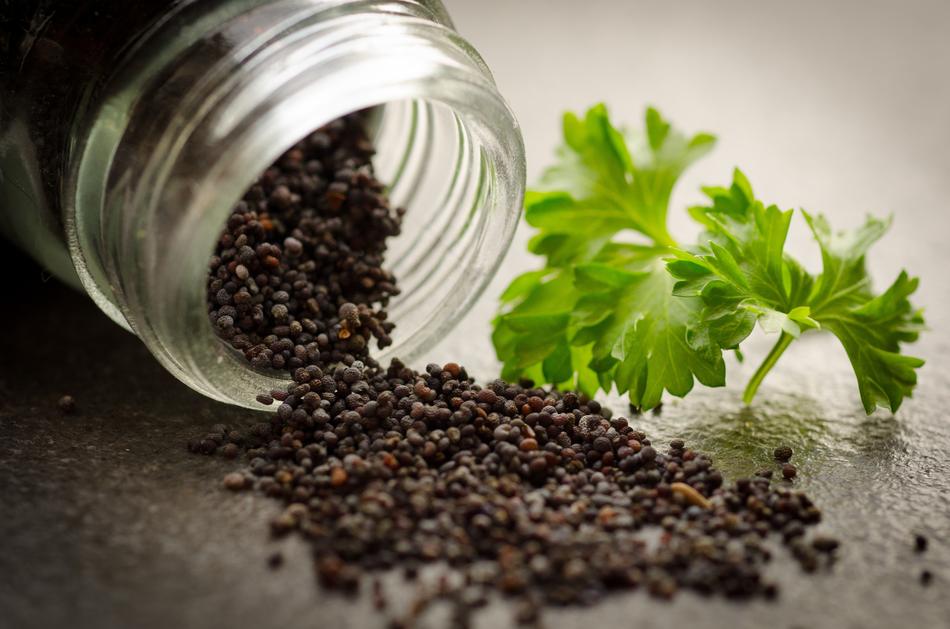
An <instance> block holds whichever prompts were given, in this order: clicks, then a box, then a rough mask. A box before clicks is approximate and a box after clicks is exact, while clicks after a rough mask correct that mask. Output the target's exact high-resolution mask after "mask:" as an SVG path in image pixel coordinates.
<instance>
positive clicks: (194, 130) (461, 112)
mask: <svg viewBox="0 0 950 629" xmlns="http://www.w3.org/2000/svg"><path fill="white" fill-rule="evenodd" d="M197 4H201V3H197ZM221 7H222V8H219V9H214V10H212V9H207V12H206V13H204V14H203V15H196V16H189V17H188V24H189V25H190V26H189V29H187V30H181V29H174V32H172V31H161V30H160V31H158V32H156V33H153V34H152V40H151V41H149V42H143V43H142V45H141V46H139V47H138V49H137V50H133V51H132V53H130V54H132V55H133V56H134V58H130V60H129V61H128V63H127V64H126V68H125V72H124V73H120V75H119V76H117V78H116V81H115V85H113V86H112V89H110V90H109V91H108V93H109V96H108V97H107V98H106V99H105V100H104V102H103V103H102V105H101V106H100V107H99V108H98V109H97V110H96V112H95V117H94V119H93V120H91V122H90V131H89V132H88V134H86V136H85V141H84V142H83V144H82V146H81V150H80V152H79V158H78V159H77V160H76V162H75V168H74V170H73V176H72V177H71V179H70V183H71V184H72V186H73V189H72V190H71V191H70V192H72V194H67V195H66V196H67V204H66V212H65V218H66V225H67V232H68V240H69V243H70V249H71V253H72V256H73V260H74V264H75V265H76V267H77V270H78V271H79V274H80V277H81V279H82V280H83V283H84V285H85V286H86V288H87V290H88V291H89V292H90V294H91V295H93V297H94V299H95V300H96V301H97V303H99V305H100V306H101V307H102V308H103V310H105V311H106V312H107V313H108V314H110V316H112V317H113V318H114V319H116V320H117V321H118V322H120V323H121V324H122V325H125V326H126V327H128V328H130V329H131V330H132V331H134V332H135V333H136V334H137V335H138V336H139V337H140V338H141V339H142V340H143V341H144V342H145V343H146V345H147V346H148V347H149V349H150V350H151V351H152V353H153V354H154V355H155V356H156V357H157V358H158V359H159V360H160V361H161V362H162V363H163V364H164V365H165V367H166V368H168V369H169V370H170V371H172V373H174V374H175V375H176V376H177V377H178V378H179V379H180V380H182V381H184V382H185V383H187V384H188V385H190V386H191V387H193V388H195V389H197V390H198V391H200V392H202V393H204V394H206V395H208V396H210V397H213V398H215V399H218V400H222V401H226V402H231V403H237V404H241V405H244V406H248V407H251V408H253V407H254V406H255V403H254V396H255V395H256V394H257V393H260V392H261V391H262V390H266V389H268V388H274V387H277V386H280V385H281V384H283V383H284V382H285V380H286V378H285V377H283V376H280V375H275V374H272V373H271V374H268V373H264V372H258V371H255V370H254V369H252V368H251V367H250V366H249V365H248V363H247V362H246V361H245V359H244V358H243V356H240V355H239V354H238V353H237V352H234V351H233V350H231V349H230V348H229V347H227V346H226V345H225V344H224V343H222V342H220V340H219V339H218V338H217V336H216V335H215V332H214V331H213V329H212V327H211V325H210V323H209V321H208V319H207V302H206V282H207V270H208V261H209V259H210V257H211V254H212V251H213V249H214V246H215V243H216V241H217V238H218V235H219V233H220V230H221V228H222V226H223V225H224V222H225V220H226V218H227V216H228V215H229V213H230V211H231V209H232V208H233V206H234V204H235V203H236V202H237V201H238V199H240V197H241V195H242V194H243V193H244V191H245V190H246V189H247V188H248V187H249V186H250V184H251V183H252V182H253V180H254V179H255V177H256V176H257V175H258V174H259V173H261V172H263V171H264V170H265V169H266V168H267V167H268V166H270V165H271V163H273V162H274V161H275V160H276V159H277V157H279V156H280V154H282V153H283V152H284V151H285V150H286V149H288V148H289V147H290V146H292V145H293V144H294V143H295V142H297V141H298V140H299V139H300V138H302V137H304V136H305V135H307V134H308V133H309V132H311V131H313V130H314V129H316V128H318V127H320V126H322V125H324V124H326V123H328V122H330V121H332V120H334V119H336V118H338V117H340V116H342V115H345V114H347V113H350V112H353V111H356V110H361V109H365V108H369V107H375V106H384V110H385V108H387V107H389V106H390V105H388V104H394V103H402V104H404V105H401V107H403V108H405V107H409V109H411V110H412V111H415V112H416V114H414V117H413V118H412V120H413V122H414V123H418V118H419V114H418V112H419V111H422V112H431V111H432V110H433V108H436V109H439V110H440V111H442V112H449V115H450V116H451V118H452V119H454V120H455V121H457V124H458V129H457V132H458V133H460V134H461V136H460V137H462V138H463V139H464V141H461V142H460V144H464V145H465V150H466V152H467V155H466V157H465V160H466V161H467V162H468V163H469V165H468V166H465V167H462V166H461V165H460V164H457V165H456V166H457V168H465V169H467V170H466V173H465V174H464V175H463V176H462V179H463V180H465V181H464V184H465V185H464V187H465V188H466V189H468V188H471V189H469V190H467V192H466V193H465V194H463V195H462V196H463V197H464V198H463V199H462V201H461V202H459V201H455V203H456V205H457V207H455V209H454V210H453V211H454V212H455V213H456V214H459V215H461V214H466V216H465V218H464V223H463V227H464V229H463V230H462V233H463V234H464V237H461V236H460V237H456V238H455V242H456V244H457V245H458V246H456V247H455V249H456V252H455V253H456V254H458V255H460V256H462V255H464V256H465V258H464V260H463V259H460V260H452V261H451V263H452V264H453V265H459V264H460V263H461V267H462V268H463V269H464V270H466V271H467V272H468V275H469V277H461V276H459V274H458V273H456V277H448V278H446V279H445V281H441V280H440V283H439V285H438V286H435V285H434V284H433V282H431V281H428V280H427V279H426V278H425V277H422V276H420V277H419V278H417V279H416V280H415V281H416V283H417V284H419V285H418V286H413V287H410V288H411V290H409V291H408V293H409V298H408V299H409V301H410V302H413V300H414V302H418V301H419V300H420V299H422V300H423V301H425V297H426V295H428V296H429V297H430V298H429V300H428V301H433V299H434V300H435V301H434V305H433V307H429V308H428V310H427V311H425V312H424V313H423V316H420V315H419V312H418V308H416V307H414V308H410V309H409V311H410V312H412V313H413V314H414V315H415V316H414V317H410V319H411V321H410V322H409V323H408V324H407V327H408V329H405V328H404V329H403V330H402V332H403V335H402V337H397V342H396V344H395V345H394V347H393V348H392V350H393V351H394V352H399V354H400V356H406V357H407V358H409V357H411V355H412V354H414V353H415V352H417V351H418V350H419V349H420V348H421V347H424V346H425V345H426V344H427V343H428V342H429V341H431V340H432V339H433V338H435V337H436V336H438V335H440V334H443V333H444V332H445V331H446V327H447V326H448V325H451V323H452V322H454V321H455V320H457V318H458V317H459V316H460V314H461V313H462V312H464V308H466V307H467V306H468V305H469V304H470V303H471V301H472V300H473V299H474V298H475V297H477V294H478V293H479V292H480V291H481V289H482V288H483V287H484V285H485V283H486V282H487V280H488V279H489V278H490V276H491V274H492V272H493V271H494V268H495V267H496V266H497V264H498V262H499V261H500V259H501V254H502V253H503V251H504V249H505V248H506V247H507V245H508V243H509V242H510V238H511V236H512V234H513V232H514V228H515V226H516V224H517V219H518V212H517V208H520V202H521V194H522V192H523V181H524V171H523V164H524V158H523V147H522V145H521V139H520V133H519V131H518V128H517V123H516V122H515V120H514V118H513V116H512V115H511V113H510V111H509V110H508V108H507V106H506V105H505V103H504V101H503V100H502V99H501V97H500V96H499V95H498V93H497V89H496V88H495V85H494V83H493V81H492V79H491V76H490V74H489V72H488V70H487V68H486V67H485V65H484V63H483V62H482V61H481V59H480V58H479V57H478V55H477V53H475V51H474V50H473V49H472V48H471V47H470V46H469V45H468V44H467V43H466V42H465V41H464V40H462V39H461V38H460V37H459V36H458V35H457V34H456V33H455V32H454V31H453V30H452V29H451V28H450V27H449V26H448V25H447V23H446V18H445V14H444V11H443V10H442V9H441V6H440V5H438V4H437V3H433V2H425V3H420V2H409V1H402V2H400V1H395V2H394V1H391V0H390V1H386V2H381V1H373V0H369V1H367V0H361V1H335V2H315V1H303V0H297V1H289V0H288V1H277V2H260V1H258V2H243V3H238V2H223V3H221ZM123 76H125V77H127V78H126V79H125V80H122V78H121V77H123ZM406 103H412V105H405V104H406ZM384 118H385V116H384ZM389 133H390V134H391V133H392V132H391V130H390V131H389ZM408 133H409V134H410V136H411V135H412V134H415V136H416V139H417V140H418V129H417V128H415V127H413V128H412V129H410V130H409V131H408ZM383 135H384V136H385V135H386V133H385V132H383ZM397 135H398V134H397ZM404 139H405V138H404ZM411 140H412V138H411V137H410V142H409V145H410V148H408V149H406V150H405V155H404V159H403V161H401V162H400V161H399V160H395V163H394V168H392V169H390V170H391V174H392V175H393V176H395V177H400V176H401V175H404V174H405V173H404V172H403V171H405V169H406V161H411V159H423V160H425V159H433V156H432V155H429V156H428V157H422V158H420V157H419V147H418V142H416V143H415V144H413V142H412V141H411ZM430 140H431V138H430ZM413 146H415V148H412V147H413ZM425 168H426V164H425V163H422V164H416V165H415V166H414V169H415V173H414V177H415V178H419V177H422V176H423V175H422V174H420V173H424V172H425ZM410 170H412V168H410ZM457 175H458V173H456V176H457ZM408 179H409V180H410V181H409V183H407V182H406V181H405V180H402V181H400V182H396V183H395V184H394V187H395V188H401V189H402V190H403V192H402V195H403V196H404V198H405V200H411V199H412V197H413V195H414V194H416V193H417V192H418V191H419V190H418V188H419V187H420V186H419V185H416V184H418V183H419V182H418V181H415V182H413V181H411V180H412V179H413V177H409V178H408ZM461 187H462V186H460V185H455V186H450V189H453V188H461ZM403 200H404V199H394V201H395V202H397V203H401V202H403ZM70 201H71V202H70ZM446 201H451V196H447V197H446ZM464 204H469V205H471V207H463V205H464ZM411 212H412V209H411V208H410V213H411ZM457 218H458V216H457V217H456V219H457ZM455 222H458V221H457V220H456V221H455ZM410 238H411V236H410ZM459 247H464V248H465V249H466V251H458V250H457V249H458V248H459ZM406 249H407V251H408V250H411V247H408V248H406ZM430 257H431V256H430ZM483 257H484V259H482V258H483ZM420 264H422V263H420ZM430 264H431V261H430ZM417 266H418V265H417ZM420 268H423V269H424V268H426V267H425V264H422V266H421V267H420ZM413 275H418V274H413ZM427 286H428V288H426V287H427ZM446 288H448V289H449V290H455V291H456V293H457V294H456V297H455V299H454V301H453V302H451V303H450V304H449V303H447V302H445V301H444V299H443V300H441V301H440V299H441V298H439V297H438V295H437V293H438V291H440V290H441V291H444V290H446ZM433 295H435V297H433ZM423 310H425V308H423ZM397 324H398V325H400V326H402V324H403V321H402V320H399V319H397Z"/></svg>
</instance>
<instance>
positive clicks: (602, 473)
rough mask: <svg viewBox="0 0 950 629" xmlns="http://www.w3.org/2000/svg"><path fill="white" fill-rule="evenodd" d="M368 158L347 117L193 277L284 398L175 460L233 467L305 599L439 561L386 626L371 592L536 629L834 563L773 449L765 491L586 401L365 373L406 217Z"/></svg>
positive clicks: (224, 330) (403, 371)
mask: <svg viewBox="0 0 950 629" xmlns="http://www.w3.org/2000/svg"><path fill="white" fill-rule="evenodd" d="M372 155H373V147H372V145H371V144H370V142H369V141H368V138H367V136H366V133H365V131H364V122H363V117H362V115H360V114H354V115H351V116H347V117H345V118H342V119H340V120H337V121H335V122H333V123H331V124H329V125H328V126H326V127H324V128H321V129H319V130H318V131H316V132H315V133H313V134H311V135H310V136H309V137H308V138H306V139H305V140H303V141H302V142H300V143H299V144H298V145H297V146H295V147H293V148H292V149H291V150H289V151H288V152H287V153H285V154H284V155H283V156H282V157H281V158H280V159H279V160H278V161H277V162H276V163H275V165H274V166H273V167H271V168H270V169H268V170H267V171H266V172H265V173H264V174H263V175H262V176H261V177H260V178H259V180H258V181H257V182H256V183H255V184H254V185H253V186H252V187H251V188H250V190H249V191H248V192H247V193H246V194H245V196H244V198H243V200H242V201H241V202H240V203H238V205H237V206H236V207H235V208H234V211H233V214H232V215H231V217H230V218H229V220H228V222H227V226H226V229H225V230H224V232H223V233H222V234H221V237H220V240H219V242H218V246H217V250H216V252H215V255H214V257H213V258H212V260H211V263H210V273H209V280H208V303H209V316H210V319H211V323H212V325H213V326H214V327H215V329H216V330H217V331H218V333H219V335H220V336H221V338H222V339H224V340H226V341H227V342H228V343H230V344H231V345H232V346H233V347H234V348H235V349H236V350H238V351H240V352H242V353H243V354H244V355H245V356H246V357H247V359H248V361H250V363H251V364H252V365H254V366H255V367H257V368H262V369H264V368H268V369H278V370H283V371H286V372H289V373H290V375H291V377H292V379H293V383H292V384H290V385H289V386H288V387H287V389H286V390H275V391H270V392H266V393H262V394H261V395H260V396H258V400H259V401H260V402H261V403H262V404H273V403H275V402H276V403H277V404H279V406H277V411H276V413H274V414H273V415H272V416H271V417H270V421H269V422H265V423H260V424H258V425H255V426H253V427H251V428H249V429H241V430H232V429H231V428H230V427H227V426H216V427H215V428H214V429H213V431H212V432H211V433H209V434H207V435H205V436H204V437H203V438H202V439H198V440H196V441H194V442H192V443H191V444H189V447H190V448H191V449H192V450H193V451H195V452H200V453H204V454H216V453H217V454H220V455H223V456H226V457H230V458H234V457H237V456H238V455H240V454H242V453H243V455H244V456H245V457H246V459H247V461H248V464H247V466H246V468H245V469H243V470H242V471H237V472H233V473H230V474H228V475H227V476H226V477H225V479H224V484H225V486H226V487H227V488H228V489H231V490H235V491H240V490H247V489H255V490H257V491H259V492H262V493H264V494H266V495H267V496H271V497H273V498H275V499H277V500H280V501H282V502H283V503H284V504H285V505H286V508H285V509H284V511H283V513H282V514H281V515H280V516H279V517H277V518H276V519H275V520H273V522H272V523H271V527H272V532H273V534H274V535H278V536H282V535H285V534H288V533H291V532H297V533H298V534H300V535H303V536H304V537H305V538H306V539H307V540H309V542H310V544H311V546H312V548H313V552H314V561H315V566H316V572H317V577H318V579H319V582H320V583H321V584H322V585H323V586H324V587H326V588H329V589H337V590H342V591H345V592H353V593H355V592H357V591H358V590H359V588H360V583H361V581H362V580H363V579H362V577H363V575H364V574H365V573H367V572H380V571H385V570H397V571H400V572H401V573H402V574H403V575H404V576H405V578H407V579H410V580H414V579H419V571H420V568H421V567H422V566H423V565H424V564H438V565H441V566H444V567H445V570H446V571H445V573H444V575H443V576H442V578H440V579H438V580H437V582H436V584H435V585H431V584H430V585H426V584H425V583H422V582H421V581H420V585H419V586H418V593H417V595H416V596H415V598H414V599H413V600H412V601H411V602H410V603H409V605H408V606H403V608H400V609H399V610H393V609H391V607H392V606H391V605H390V602H389V601H388V600H387V597H386V594H385V592H384V590H383V588H382V583H381V581H380V580H379V578H378V576H377V577H374V578H373V579H372V587H371V588H370V589H371V595H372V597H373V600H374V604H375V605H376V606H377V608H378V609H380V610H381V612H383V611H387V612H388V613H389V615H390V624H391V626H393V627H403V626H412V625H413V624H415V621H416V620H417V619H419V618H420V617H421V616H422V615H423V614H424V613H426V609H427V608H428V607H429V606H430V605H432V604H433V603H435V602H437V601H443V602H448V603H449V607H450V609H451V614H452V620H453V624H455V625H457V626H468V624H469V623H470V620H471V617H472V614H473V612H474V610H475V609H476V608H478V607H480V606H482V605H485V604H486V603H487V602H488V600H489V599H490V597H491V595H492V593H493V592H500V593H502V594H504V595H507V596H512V597H517V599H518V600H517V604H516V606H515V609H516V612H515V614H516V619H517V621H518V622H521V623H525V624H533V623H536V622H538V620H539V614H540V610H541V608H542V606H544V605H589V604H592V603H594V602H596V601H597V600H598V599H600V598H601V597H603V596H604V595H605V594H607V593H608V592H609V591H612V590H630V589H633V588H642V589H644V590H646V591H648V592H649V593H650V594H652V595H654V596H657V597H662V598H670V597H672V596H674V595H675V594H676V592H677V591H678V590H679V589H683V588H685V589H689V590H693V591H696V592H699V593H702V594H720V595H724V596H727V597H730V598H743V599H744V598H750V597H766V598H771V597H774V596H776V595H777V593H778V591H777V587H776V584H774V583H772V582H769V581H768V580H766V579H765V578H764V575H763V572H764V568H765V566H766V564H767V563H768V562H769V561H770V559H771V557H772V553H773V550H772V549H771V548H770V543H769V540H770V539H780V540H782V541H783V543H784V545H785V546H786V547H787V549H788V550H789V551H790V555H791V556H792V557H794V558H795V559H796V560H797V561H798V562H799V563H800V565H801V567H802V568H803V569H804V570H805V571H808V572H812V571H815V570H817V569H818V568H819V567H820V566H821V565H823V564H826V563H828V562H830V561H831V560H833V557H834V551H835V549H836V547H837V546H838V542H837V541H836V540H835V539H833V538H828V537H823V536H816V535H808V534H807V533H806V527H809V526H810V525H813V524H815V523H817V522H818V521H819V520H820V519H821V512H820V511H819V510H818V508H816V507H815V505H814V504H812V502H811V500H809V499H808V497H807V496H806V495H805V494H804V493H802V492H801V491H798V490H796V489H794V488H793V486H792V484H791V479H792V478H793V477H794V476H795V475H796V470H795V467H794V466H793V465H792V464H791V463H789V462H788V461H789V459H790V458H791V457H792V452H791V449H789V448H787V447H780V448H778V449H777V450H776V452H775V456H776V459H777V460H778V461H780V462H781V463H783V464H784V465H782V468H781V469H782V476H783V477H784V478H782V479H775V481H774V482H773V479H772V478H771V472H770V471H763V472H760V473H758V474H757V475H756V476H754V477H752V478H742V479H738V480H736V481H735V482H734V483H726V482H725V481H724V479H723V477H722V474H721V473H720V472H719V471H718V470H716V469H715V468H714V467H713V465H712V461H711V460H710V458H709V457H707V456H705V455H704V454H702V453H700V452H696V451H694V450H692V449H690V448H689V447H687V445H686V444H685V443H683V441H681V440H673V441H672V442H670V443H669V444H663V445H660V444H653V443H651V441H650V440H649V439H648V437H647V435H645V434H644V433H643V432H641V431H639V430H637V429H636V428H635V427H634V426H632V425H631V424H630V422H628V420H627V419H625V418H623V417H614V416H613V415H612V413H611V411H610V409H607V408H603V407H601V405H600V404H599V403H597V402H596V401H594V400H591V399H588V398H587V397H586V396H583V395H579V394H575V393H573V392H561V391H550V390H544V389H541V388H537V387H535V386H534V385H533V384H532V383H530V382H520V383H509V382H505V381H503V380H494V381H492V382H490V383H488V384H487V385H486V386H479V385H478V384H476V383H475V382H474V381H473V380H472V378H471V377H469V375H468V374H467V373H466V371H465V368H464V367H462V366H460V365H458V364H456V363H448V364H445V365H437V364H430V365H427V366H426V368H425V370H424V371H421V372H420V371H415V370H413V369H411V368H409V367H407V366H405V365H403V364H402V363H400V362H398V361H396V360H394V361H393V362H392V364H390V365H389V366H388V367H383V366H381V365H379V364H378V363H377V362H376V361H374V360H373V358H372V357H371V356H370V349H371V344H372V342H374V341H375V344H376V346H378V347H384V346H386V345H388V344H390V343H391V342H392V341H391V338H390V333H391V332H392V330H393V327H394V326H393V322H391V321H389V320H387V317H386V305H387V302H388V300H389V299H390V298H391V297H392V296H394V295H396V294H398V289H397V287H396V280H395V278H393V276H392V275H391V274H390V273H389V272H387V271H386V270H385V269H384V268H383V266H382V265H383V256H384V253H385V250H386V240H387V239H388V238H389V237H390V236H393V235H396V234H398V233H399V229H400V220H401V217H402V215H403V211H402V210H401V209H394V208H392V207H390V204H389V201H388V199H387V198H386V196H385V192H384V186H383V185H382V184H381V183H380V182H379V181H378V180H377V179H376V178H375V176H374V174H373V169H372V166H371V161H370V160H371V157H372ZM273 564H274V565H275V566H276V565H278V564H279V558H275V560H274V561H273Z"/></svg>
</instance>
